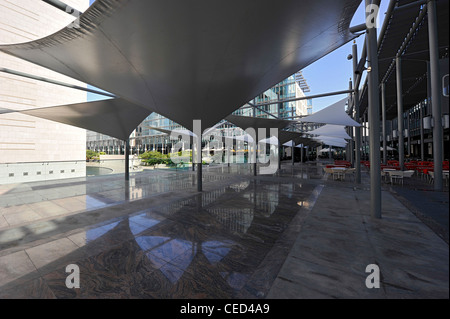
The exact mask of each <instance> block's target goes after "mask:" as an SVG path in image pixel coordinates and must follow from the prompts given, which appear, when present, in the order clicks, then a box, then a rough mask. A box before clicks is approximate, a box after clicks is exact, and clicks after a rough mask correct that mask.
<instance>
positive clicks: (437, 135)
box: [427, 0, 443, 191]
mask: <svg viewBox="0 0 450 319" xmlns="http://www.w3.org/2000/svg"><path fill="white" fill-rule="evenodd" d="M427 7H428V39H429V46H430V71H431V72H430V74H431V108H432V113H431V114H432V116H433V122H434V126H433V162H434V190H436V191H442V187H443V178H442V161H443V145H442V143H443V136H442V135H443V134H442V117H441V116H442V112H441V89H440V86H441V84H440V73H439V46H438V31H437V30H438V29H437V12H436V0H428V3H427Z"/></svg>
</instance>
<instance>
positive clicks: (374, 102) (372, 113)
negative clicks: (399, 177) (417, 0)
mask: <svg viewBox="0 0 450 319" xmlns="http://www.w3.org/2000/svg"><path fill="white" fill-rule="evenodd" d="M370 4H371V1H370V0H366V8H367V7H368V6H369V5H370ZM368 14H369V13H368V12H366V15H367V16H368ZM366 39H367V59H368V64H369V67H370V72H368V75H367V76H368V88H369V127H370V134H369V135H370V136H369V139H370V142H369V145H370V202H371V205H370V209H371V216H372V217H373V218H378V219H379V218H381V174H380V167H381V161H380V98H379V89H378V80H379V77H378V45H377V26H376V25H374V27H372V28H368V29H367V33H366Z"/></svg>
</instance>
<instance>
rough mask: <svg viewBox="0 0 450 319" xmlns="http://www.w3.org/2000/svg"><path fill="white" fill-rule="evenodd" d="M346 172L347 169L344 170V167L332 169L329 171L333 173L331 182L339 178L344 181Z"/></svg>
mask: <svg viewBox="0 0 450 319" xmlns="http://www.w3.org/2000/svg"><path fill="white" fill-rule="evenodd" d="M346 170H347V168H345V167H332V168H331V171H332V172H333V180H334V178H335V177H337V178H338V179H339V178H340V179H341V180H344V179H345V171H346Z"/></svg>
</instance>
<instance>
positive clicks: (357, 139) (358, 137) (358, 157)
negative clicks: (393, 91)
mask: <svg viewBox="0 0 450 319" xmlns="http://www.w3.org/2000/svg"><path fill="white" fill-rule="evenodd" d="M352 56H353V78H354V82H355V91H354V92H353V94H354V96H353V105H354V109H355V121H357V122H359V121H360V118H359V91H358V85H357V79H356V78H357V76H358V75H357V74H356V73H357V69H358V48H357V46H356V41H354V42H353V45H352ZM355 168H356V172H355V173H356V176H355V179H356V183H358V184H361V127H358V126H356V127H355Z"/></svg>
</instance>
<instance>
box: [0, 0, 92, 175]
mask: <svg viewBox="0 0 450 319" xmlns="http://www.w3.org/2000/svg"><path fill="white" fill-rule="evenodd" d="M65 3H67V4H68V5H70V6H73V7H75V8H76V9H78V10H80V11H85V10H86V9H87V8H88V6H89V0H65ZM73 20H74V17H72V16H70V15H68V14H66V13H65V12H62V11H60V10H58V9H56V8H54V7H52V6H50V5H48V4H46V3H45V2H43V1H36V0H21V1H11V0H0V43H1V44H9V43H20V42H28V41H32V40H35V39H38V38H42V37H45V36H48V35H50V34H52V33H54V32H56V31H58V30H60V29H61V28H63V27H64V26H66V25H68V24H70V23H71V22H72V21H73ZM0 67H5V68H9V69H13V70H16V71H21V72H25V73H29V74H33V75H38V76H42V77H46V78H50V79H54V80H59V81H63V82H67V83H72V84H77V85H80V86H85V84H83V83H80V82H78V81H75V80H73V79H71V78H68V77H66V76H62V75H60V74H58V73H55V72H53V71H50V70H47V69H44V68H42V67H39V66H37V65H34V64H32V63H29V62H26V61H23V60H21V59H18V58H15V57H12V56H9V55H6V54H3V53H0ZM86 100H87V94H86V92H83V91H79V90H74V89H69V88H65V87H60V86H57V85H53V84H48V83H44V82H40V81H34V80H31V79H27V78H24V77H19V76H14V75H9V74H6V73H0V107H1V108H7V109H13V110H22V109H31V108H37V107H47V106H56V105H62V104H71V103H77V102H84V101H86ZM85 150H86V133H85V130H83V129H78V128H75V127H72V126H68V125H64V124H59V123H56V122H52V121H47V120H44V119H39V118H36V117H32V116H27V115H23V114H18V113H8V114H0V163H3V164H5V163H8V165H9V166H8V169H6V168H5V167H6V166H5V165H2V166H0V176H1V177H0V183H2V182H4V181H5V180H4V178H5V177H4V176H6V179H7V180H8V181H9V182H10V183H12V182H21V181H23V180H28V179H26V178H25V176H24V175H23V173H27V170H29V171H30V172H28V173H29V174H33V173H37V172H38V171H35V172H31V171H33V169H31V167H34V166H33V165H35V164H32V165H30V166H29V167H30V168H27V167H26V166H24V165H23V164H17V167H16V168H14V170H11V169H12V164H14V163H30V162H38V163H39V162H41V163H43V162H45V163H46V164H45V165H47V166H48V167H49V170H53V171H54V172H59V171H61V170H62V169H61V165H63V166H65V165H67V163H64V164H61V163H60V162H61V161H64V162H67V161H72V163H73V165H72V166H73V167H68V168H67V169H69V171H70V172H72V170H75V172H74V173H73V175H74V176H73V177H77V176H85V170H84V171H83V169H80V167H79V165H78V164H75V163H76V161H84V160H85V157H86V153H85ZM50 162H57V163H54V164H53V163H50ZM67 169H66V170H67ZM20 170H23V171H20ZM10 174H14V177H15V178H12V177H9V176H10ZM28 176H29V177H30V178H29V179H31V176H30V175H28ZM53 176H54V177H55V178H63V177H65V176H66V175H64V174H59V175H58V174H55V175H53ZM34 177H35V179H36V180H39V178H43V179H44V175H42V172H41V175H35V176H34Z"/></svg>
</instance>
